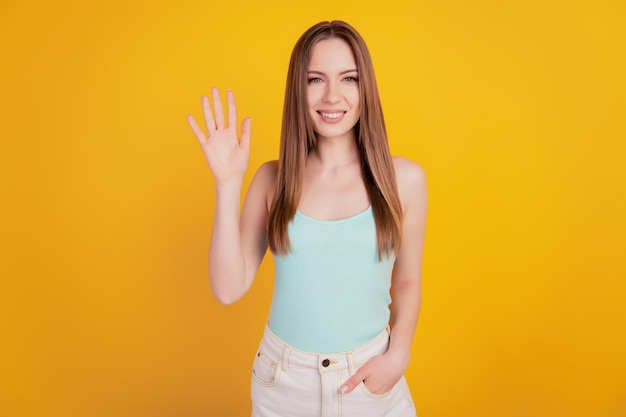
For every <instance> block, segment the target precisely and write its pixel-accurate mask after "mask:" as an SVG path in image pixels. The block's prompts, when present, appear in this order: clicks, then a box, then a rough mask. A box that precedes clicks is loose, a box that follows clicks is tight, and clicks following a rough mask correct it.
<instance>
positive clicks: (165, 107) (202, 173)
mask: <svg viewBox="0 0 626 417" xmlns="http://www.w3.org/2000/svg"><path fill="white" fill-rule="evenodd" d="M329 19H344V20H347V21H349V22H351V23H352V24H353V25H354V26H355V27H357V28H358V29H359V30H360V32H361V33H362V35H363V36H364V37H365V39H366V41H367V42H368V44H369V46H370V49H371V53H372V55H373V59H374V64H375V67H376V71H377V77H378V82H379V87H380V90H381V96H382V100H383V106H384V109H385V115H386V121H387V125H388V128H389V134H390V140H391V147H392V151H393V152H394V153H395V154H401V155H404V156H407V157H409V158H411V159H413V160H415V161H417V162H418V163H420V164H421V165H422V166H423V167H424V168H425V170H426V172H427V176H428V182H429V199H430V201H429V210H430V211H429V218H428V227H427V236H426V251H425V254H424V275H423V276H424V284H423V293H424V302H423V309H422V314H421V317H420V324H419V326H418V332H417V335H416V339H415V343H414V346H413V352H412V353H413V359H412V362H411V365H410V367H409V369H408V371H407V378H408V380H409V383H410V386H411V389H412V392H413V395H414V397H415V401H416V404H417V409H418V412H419V414H420V416H422V417H448V416H449V417H473V416H476V417H491V416H493V417H517V416H533V417H543V416H546V417H547V416H568V417H577V416H581V417H583V416H584V417H596V416H601V417H605V416H606V417H624V416H626V335H625V333H626V331H625V327H626V301H625V299H626V256H625V254H626V222H625V221H624V214H625V213H626V197H625V196H626V173H625V168H624V165H625V162H626V152H625V151H626V145H625V144H624V139H626V124H625V121H624V119H625V116H626V98H625V97H626V81H625V80H626V77H625V74H626V53H625V49H626V48H625V42H624V41H625V39H626V5H625V3H624V2H622V1H617V0H616V1H609V0H598V1H593V2H592V1H588V2H583V1H543V0H531V1H521V0H520V1H503V0H491V1H490V0H477V1H463V0H456V1H453V0H438V1H415V2H408V1H393V0H389V1H384V2H381V1H378V0H376V1H353V0H346V1H342V2H291V1H282V2H281V1H266V2H263V1H220V2H216V1H211V0H205V1H188V2H185V1H183V2H159V1H149V2H133V1H95V2H86V1H85V2H79V1H76V2H69V1H58V2H43V1H40V2H19V1H16V0H13V1H7V0H2V1H1V2H0V47H1V50H0V53H1V59H2V65H1V69H0V103H1V107H0V129H1V130H0V135H1V147H0V174H1V184H0V193H1V194H0V196H1V203H2V204H1V209H0V210H1V216H0V230H1V232H0V233H1V235H2V248H1V251H0V274H1V279H0V416H2V417H31V416H41V417H44V416H63V417H74V416H85V417H126V416H128V417H143V416H146V417H148V416H149V417H159V416H168V417H169V416H172V417H178V416H181V417H195V416H246V415H248V414H249V410H250V402H249V396H248V389H249V380H250V366H251V363H252V357H253V355H254V350H255V348H256V344H257V343H258V340H259V338H260V337H261V332H262V328H263V325H264V322H265V320H266V317H267V313H268V307H269V302H270V294H271V286H272V266H271V262H270V260H269V259H268V260H267V261H266V262H265V263H264V264H263V266H262V268H261V271H260V273H259V275H258V278H257V281H256V282H255V284H254V286H253V288H252V289H251V291H250V293H249V294H247V295H246V296H245V297H244V299H243V300H242V301H240V302H239V303H237V304H235V305H233V306H229V307H225V306H222V305H219V304H218V303H217V302H216V301H215V300H214V299H213V298H212V296H211V294H210V289H209V283H208V280H207V248H208V243H209V236H210V224H211V218H212V210H213V201H214V193H213V183H212V179H211V177H210V173H209V170H208V167H207V166H206V163H205V161H204V159H203V156H202V153H201V151H200V148H199V146H198V144H197V143H196V139H195V138H194V137H193V134H192V133H191V130H190V129H189V127H188V126H187V124H186V120H185V114H186V113H193V114H194V115H196V117H200V95H201V94H205V93H207V92H208V91H209V87H210V86H211V85H217V86H219V87H221V88H222V89H225V88H231V89H233V90H234V91H235V92H236V94H237V97H238V103H239V106H240V116H245V115H252V116H253V118H254V120H253V138H252V140H253V151H252V152H253V153H252V157H251V162H250V172H249V175H248V176H247V177H246V182H247V181H249V180H250V178H251V175H252V173H253V172H254V170H255V169H256V168H257V167H258V166H259V165H260V164H261V163H262V162H263V161H265V160H267V159H272V158H276V156H277V148H278V137H279V130H280V117H281V111H282V97H283V92H284V82H285V75H286V70H287V63H288V59H289V54H290V51H291V48H292V47H293V44H294V43H295V41H296V39H297V37H298V36H299V35H300V34H301V33H302V32H303V31H304V30H305V29H306V28H308V27H309V26H310V25H312V24H314V23H316V22H318V21H320V20H329Z"/></svg>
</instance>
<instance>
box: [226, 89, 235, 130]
mask: <svg viewBox="0 0 626 417" xmlns="http://www.w3.org/2000/svg"><path fill="white" fill-rule="evenodd" d="M226 102H227V103H228V127H232V128H233V129H236V128H237V105H236V104H235V93H233V92H232V91H231V90H226Z"/></svg>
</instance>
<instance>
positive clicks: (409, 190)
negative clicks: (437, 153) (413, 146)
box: [393, 156, 426, 212]
mask: <svg viewBox="0 0 626 417" xmlns="http://www.w3.org/2000/svg"><path fill="white" fill-rule="evenodd" d="M393 165H394V167H395V170H396V183H397V184H398V194H400V200H401V201H402V206H403V207H404V209H405V210H409V211H410V212H414V211H415V210H414V208H419V207H421V206H422V205H423V203H424V202H425V201H426V173H425V172H424V168H422V167H421V166H420V165H419V164H418V163H416V162H414V161H411V160H410V159H407V158H403V157H400V156H394V157H393Z"/></svg>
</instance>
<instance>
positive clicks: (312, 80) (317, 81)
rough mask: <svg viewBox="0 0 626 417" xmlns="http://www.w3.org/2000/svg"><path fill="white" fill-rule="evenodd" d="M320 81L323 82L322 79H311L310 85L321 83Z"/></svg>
mask: <svg viewBox="0 0 626 417" xmlns="http://www.w3.org/2000/svg"><path fill="white" fill-rule="evenodd" d="M320 81H322V79H321V78H317V77H313V78H309V84H311V83H319V82H320Z"/></svg>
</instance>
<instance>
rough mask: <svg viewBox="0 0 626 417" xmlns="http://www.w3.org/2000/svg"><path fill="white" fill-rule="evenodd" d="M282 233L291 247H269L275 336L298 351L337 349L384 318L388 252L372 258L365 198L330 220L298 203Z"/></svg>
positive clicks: (364, 337)
mask: <svg viewBox="0 0 626 417" xmlns="http://www.w3.org/2000/svg"><path fill="white" fill-rule="evenodd" d="M289 239H290V242H291V247H292V252H290V253H289V254H287V255H286V256H284V257H281V256H280V255H274V264H275V279H274V296H273V298H272V305H271V309H270V317H269V328H270V330H271V331H272V332H273V333H274V334H275V335H276V336H278V337H279V338H280V339H282V340H283V341H284V342H285V343H287V344H288V345H291V346H293V347H295V348H296V349H299V350H302V351H305V352H311V353H340V352H346V351H349V350H352V349H354V348H357V347H359V346H362V345H364V344H365V343H367V342H368V341H370V340H371V339H373V338H374V337H375V336H376V335H377V334H378V333H380V332H381V331H382V330H383V329H384V328H385V327H386V326H387V323H388V321H389V304H390V303H391V296H390V294H389V290H390V287H391V272H392V269H393V264H394V261H395V257H394V256H390V257H383V260H382V262H379V261H378V246H377V240H376V225H375V222H374V215H373V213H372V208H371V206H370V207H369V208H368V209H367V210H365V211H363V212H361V213H359V214H356V215H355V216H352V217H349V218H347V219H342V220H331V221H325V220H317V219H313V218H311V217H308V216H306V215H304V214H302V213H300V212H299V211H298V212H296V215H295V216H294V219H293V221H292V222H291V223H290V224H289Z"/></svg>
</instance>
